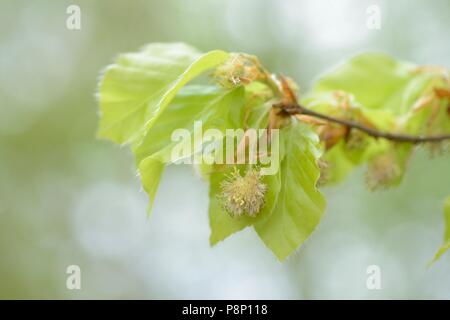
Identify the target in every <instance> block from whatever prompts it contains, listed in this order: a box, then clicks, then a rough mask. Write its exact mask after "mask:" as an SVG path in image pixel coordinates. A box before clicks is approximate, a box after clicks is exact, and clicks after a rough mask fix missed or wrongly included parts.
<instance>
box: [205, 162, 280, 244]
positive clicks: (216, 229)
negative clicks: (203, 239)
mask: <svg viewBox="0 0 450 320" xmlns="http://www.w3.org/2000/svg"><path fill="white" fill-rule="evenodd" d="M232 170H233V166H228V167H227V168H226V170H224V171H223V172H214V173H212V174H211V176H210V189H209V190H210V191H209V211H208V213H209V225H210V227H211V235H210V238H209V241H210V243H211V245H215V244H216V243H218V242H219V241H222V240H224V239H225V238H227V237H228V236H230V235H231V234H233V233H235V232H238V231H240V230H242V229H244V228H245V227H248V226H251V225H254V224H255V223H257V222H259V221H264V220H265V219H267V218H268V217H269V216H270V215H271V214H272V212H273V209H274V207H275V204H276V200H277V198H278V192H279V190H280V183H281V181H280V174H279V172H278V173H277V174H274V175H268V176H264V177H263V178H262V179H263V180H262V182H263V183H265V184H266V185H267V193H266V195H265V203H264V207H263V208H262V210H261V211H260V212H259V213H258V215H257V216H256V217H254V218H253V217H249V216H243V217H234V218H233V217H231V216H230V215H229V214H228V213H227V212H226V211H225V210H224V209H223V208H222V206H221V203H220V200H219V198H218V196H219V194H220V192H221V188H220V183H221V182H222V181H223V180H224V179H225V178H226V175H227V174H230V173H231V172H232Z"/></svg>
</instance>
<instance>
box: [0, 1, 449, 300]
mask: <svg viewBox="0 0 450 320" xmlns="http://www.w3.org/2000/svg"><path fill="white" fill-rule="evenodd" d="M71 4H76V5H79V6H80V8H81V30H68V29H67V28H66V19H67V17H68V14H67V13H66V9H67V7H68V6H69V5H71ZM373 4H376V5H378V6H380V8H381V13H382V25H381V30H369V29H368V28H367V27H366V20H367V18H368V15H367V14H366V9H367V7H368V6H369V5H373ZM449 29H450V2H449V1H448V0H433V1H426V0H417V1H414V2H412V1H409V0H397V1H387V0H386V1H381V0H370V1H369V0H363V1H362V0H304V1H294V0H282V1H280V0H273V1H269V0H246V1H242V0H213V1H211V0H196V1H182V0H179V1H174V0H166V1H137V0H132V1H118V0H117V1H111V0H108V1H107V0H97V1H87V0H86V1H75V0H74V1H43V0H40V1H30V0H28V1H17V0H14V1H12V0H2V1H1V4H0V30H1V32H0V298H11V299H16V298H33V299H37V298H43V299H48V298H58V299H66V298H67V299H81V298H88V299H96V298H106V299H112V298H125V299H129V298H146V299H147V298H149V299H156V298H159V299H167V298H175V299H184V298H203V299H219V298H235V299H240V298H248V299H259V298H264V299H266V298H267V299H305V298H308V299H321V298H322V299H336V298H368V299H378V298H402V299H408V298H419V299H422V298H431V299H436V298H444V299H449V298H450V254H447V255H446V256H444V257H443V258H442V259H441V261H439V262H438V263H437V264H435V265H434V266H433V267H432V268H427V267H426V264H427V262H428V261H429V260H430V259H431V258H432V256H433V254H434V252H435V250H436V249H437V248H438V247H439V245H440V244H441V239H442V235H443V215H442V202H443V199H444V198H445V196H446V195H448V194H449V191H450V163H449V158H448V157H441V158H436V159H430V158H429V156H428V155H427V153H426V152H424V151H419V152H418V153H417V155H416V157H415V158H414V160H413V161H412V162H411V163H410V168H409V170H408V173H407V176H406V178H405V180H404V182H403V184H402V185H401V186H400V187H399V188H397V189H394V190H392V191H389V192H377V193H370V192H368V191H367V190H366V188H365V184H364V168H361V169H358V170H356V171H355V172H354V173H353V174H352V175H351V176H350V177H349V178H348V179H347V180H346V181H345V182H344V183H343V184H341V185H340V186H337V187H333V188H328V189H326V190H325V193H326V195H327V197H328V209H327V211H326V214H325V216H324V219H323V220H322V222H321V224H320V225H319V227H318V229H317V230H316V232H315V233H314V234H313V235H312V237H311V238H310V239H309V240H308V241H307V242H306V243H305V244H304V245H303V247H302V249H301V250H299V251H298V252H296V253H295V254H293V255H292V256H291V257H290V258H289V259H288V261H287V262H285V263H283V264H281V263H279V262H278V261H277V260H276V259H275V258H274V256H273V255H272V254H271V253H270V251H269V250H268V249H266V248H265V247H264V245H263V244H262V242H261V241H260V240H259V239H258V238H257V236H256V234H255V232H254V231H253V230H251V229H247V230H244V231H243V232H240V233H238V234H236V235H234V236H232V237H231V238H229V239H228V240H227V241H225V242H223V243H220V244H219V245H217V246H216V247H214V248H210V247H209V244H208V236H209V226H208V219H207V206H208V201H207V200H208V196H207V184H206V183H204V182H203V181H201V180H200V179H199V178H198V177H196V176H195V174H194V173H193V171H192V169H191V168H189V167H183V166H175V167H171V168H169V170H167V171H166V172H165V174H164V176H163V181H162V184H161V186H160V190H159V191H158V194H157V198H156V203H155V207H154V210H153V214H152V216H151V217H150V218H147V216H146V205H147V199H146V195H145V193H144V192H143V191H142V190H141V187H140V182H139V179H138V178H137V176H136V168H135V167H134V162H133V159H132V156H131V154H130V152H129V151H128V150H127V149H125V148H120V147H118V146H116V145H113V144H111V143H108V142H105V141H99V140H96V138H95V132H96V127H97V120H98V117H97V103H96V100H95V90H96V85H97V81H98V75H99V71H100V70H101V69H102V68H103V67H104V66H105V65H107V64H108V63H111V62H112V61H113V59H114V57H115V56H116V55H117V54H118V53H120V52H126V51H134V50H137V49H138V48H140V47H141V46H142V45H144V44H145V43H148V42H155V41H184V42H188V43H190V44H192V45H194V46H196V47H198V48H200V49H202V50H205V51H206V50H211V49H216V48H221V49H225V50H230V51H245V52H248V53H253V54H256V55H258V56H259V57H260V58H261V60H262V61H263V63H264V64H265V65H266V66H267V67H268V68H269V69H271V70H273V71H275V72H283V73H284V74H288V75H291V76H292V77H294V78H295V79H296V80H297V81H298V82H299V83H300V85H301V87H302V89H303V90H304V91H305V90H307V89H308V88H309V86H310V85H311V83H312V81H313V80H314V78H315V77H316V76H317V75H319V74H320V73H321V72H324V71H325V70H327V69H329V68H331V67H333V66H334V65H336V64H337V63H339V62H340V61H342V60H344V59H346V58H348V57H350V56H352V55H354V54H356V53H358V52H362V51H369V50H371V51H373V50H375V51H384V52H387V53H390V54H392V55H394V56H396V57H398V58H401V59H405V60H411V61H414V62H417V63H433V64H441V65H444V66H446V67H450V42H449V41H448V39H449V38H448V30H449ZM72 264H76V265H79V266H80V267H81V272H82V289H81V290H78V291H77V290H74V291H70V290H68V289H67V288H66V277H67V274H66V267H67V266H69V265H72ZM372 264H376V265H378V266H380V268H381V276H382V289H381V290H368V289H367V288H366V279H367V274H366V268H367V266H369V265H372Z"/></svg>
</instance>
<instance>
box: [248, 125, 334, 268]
mask: <svg viewBox="0 0 450 320" xmlns="http://www.w3.org/2000/svg"><path fill="white" fill-rule="evenodd" d="M281 135H282V136H283V138H282V140H283V141H284V158H283V160H282V161H281V164H280V181H281V182H280V190H279V192H278V195H277V199H276V204H275V207H274V209H273V211H272V213H271V215H270V216H268V217H267V218H266V219H263V220H262V221H259V222H257V223H256V224H255V225H254V227H255V230H256V232H257V233H258V235H259V236H260V238H261V239H262V240H263V241H264V243H265V244H266V245H267V246H268V247H269V248H270V250H272V251H273V253H274V254H275V255H276V256H277V257H278V259H280V260H281V261H283V260H284V259H286V257H287V256H289V255H290V254H291V253H292V252H293V251H294V250H296V249H297V248H298V247H299V246H300V245H301V244H302V243H303V242H304V241H305V240H306V239H307V238H308V237H309V236H310V235H311V233H312V232H313V231H314V229H315V228H316V226H317V224H318V223H319V221H320V219H321V217H322V214H323V212H324V210H325V206H326V204H325V198H324V197H323V195H322V193H320V191H319V190H318V189H317V187H316V183H317V180H318V179H319V173H320V172H319V167H318V164H317V160H318V158H319V157H320V151H319V149H318V146H317V145H318V137H317V135H316V134H315V133H314V132H313V131H312V129H311V128H309V127H308V126H306V125H304V124H301V123H298V122H293V123H292V124H291V125H290V126H289V127H286V128H283V129H282V130H281Z"/></svg>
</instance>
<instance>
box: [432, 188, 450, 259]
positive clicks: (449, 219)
mask: <svg viewBox="0 0 450 320" xmlns="http://www.w3.org/2000/svg"><path fill="white" fill-rule="evenodd" d="M444 220H445V233H444V244H443V245H442V246H441V247H440V248H439V250H438V252H436V255H435V256H434V259H433V261H432V262H431V263H434V262H436V261H438V260H439V259H440V258H441V256H442V255H443V254H444V253H445V252H446V251H447V250H448V249H450V196H449V197H447V199H446V200H445V203H444Z"/></svg>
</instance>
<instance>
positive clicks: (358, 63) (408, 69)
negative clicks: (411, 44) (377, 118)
mask: <svg viewBox="0 0 450 320" xmlns="http://www.w3.org/2000/svg"><path fill="white" fill-rule="evenodd" d="M414 68H415V66H414V65H413V64H409V63H405V62H399V61H397V60H395V59H394V58H392V57H389V56H387V55H384V54H381V53H366V54H362V55H359V56H356V57H354V58H352V59H351V60H349V61H348V62H346V63H344V64H343V65H341V66H340V67H338V68H337V69H335V70H333V71H331V72H329V73H327V74H325V75H324V76H322V77H321V78H320V79H319V80H318V81H317V83H316V85H315V87H314V91H315V92H326V91H336V90H342V91H346V92H349V93H351V94H353V95H354V96H355V98H356V100H357V101H358V102H359V103H361V104H362V105H363V106H364V107H366V108H370V109H380V108H382V109H389V110H391V111H393V112H395V113H399V112H400V111H401V109H402V103H403V102H402V99H403V98H404V97H403V90H405V89H406V88H407V86H408V83H409V81H410V80H411V79H413V77H414V73H413V72H412V71H413V70H414Z"/></svg>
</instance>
